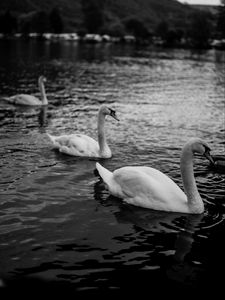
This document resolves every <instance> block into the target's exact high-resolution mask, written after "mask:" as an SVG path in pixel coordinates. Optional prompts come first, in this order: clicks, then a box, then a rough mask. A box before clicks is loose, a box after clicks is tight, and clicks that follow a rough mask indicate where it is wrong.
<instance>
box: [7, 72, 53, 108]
mask: <svg viewBox="0 0 225 300" xmlns="http://www.w3.org/2000/svg"><path fill="white" fill-rule="evenodd" d="M44 82H46V78H45V77H44V76H40V77H39V78H38V86H39V90H40V93H41V100H39V99H38V98H37V97H35V96H33V95H29V94H18V95H14V96H11V97H7V98H4V100H6V101H8V102H9V103H11V104H16V105H29V106H36V105H47V104H48V100H47V97H46V93H45V87H44Z"/></svg>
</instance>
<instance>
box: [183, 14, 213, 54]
mask: <svg viewBox="0 0 225 300" xmlns="http://www.w3.org/2000/svg"><path fill="white" fill-rule="evenodd" d="M211 32H212V28H211V23H210V22H209V20H208V18H207V15H206V14H205V13H203V12H197V13H194V14H193V15H192V16H191V22H190V28H189V30H188V32H187V36H188V38H189V39H190V42H191V45H192V46H193V47H195V48H208V47H209V39H210V37H211Z"/></svg>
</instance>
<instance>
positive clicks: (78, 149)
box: [48, 134, 99, 157]
mask: <svg viewBox="0 0 225 300" xmlns="http://www.w3.org/2000/svg"><path fill="white" fill-rule="evenodd" d="M48 136H49V137H50V139H51V140H52V142H53V144H54V146H55V147H56V148H58V149H59V151H60V152H63V153H65V154H69V155H74V156H87V157H98V156H99V145H98V143H97V142H96V141H95V140H94V139H92V138H91V137H89V136H87V135H83V134H70V135H62V136H59V137H54V136H50V135H48Z"/></svg>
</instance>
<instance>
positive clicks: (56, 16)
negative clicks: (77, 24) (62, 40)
mask: <svg viewBox="0 0 225 300" xmlns="http://www.w3.org/2000/svg"><path fill="white" fill-rule="evenodd" d="M49 21H50V28H51V30H52V31H53V32H54V33H61V32H63V28H64V25H63V20H62V18H61V15H60V12H59V9H58V8H57V7H55V8H53V9H52V11H51V12H50V14H49Z"/></svg>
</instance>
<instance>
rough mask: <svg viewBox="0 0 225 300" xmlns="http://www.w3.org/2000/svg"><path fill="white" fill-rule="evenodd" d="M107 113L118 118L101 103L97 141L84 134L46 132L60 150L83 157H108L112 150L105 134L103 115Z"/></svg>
mask: <svg viewBox="0 0 225 300" xmlns="http://www.w3.org/2000/svg"><path fill="white" fill-rule="evenodd" d="M107 115H109V116H111V117H113V118H114V119H116V120H118V118H117V116H116V113H115V111H114V110H112V109H111V108H108V107H107V106H105V105H102V106H101V107H100V109H99V112H98V141H96V140H94V139H93V138H91V137H89V136H87V135H84V134H69V135H62V136H52V135H50V134H48V136H49V138H50V139H51V141H52V142H53V145H54V147H55V148H57V149H58V150H59V151H60V152H62V153H65V154H68V155H73V156H84V157H104V158H110V157H111V156H112V152H111V150H110V148H109V146H108V144H107V141H106V136H105V117H106V116H107Z"/></svg>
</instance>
